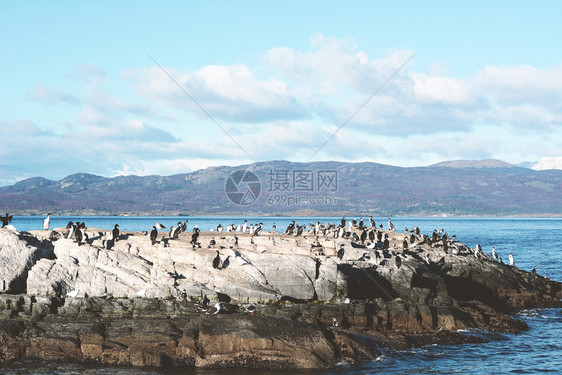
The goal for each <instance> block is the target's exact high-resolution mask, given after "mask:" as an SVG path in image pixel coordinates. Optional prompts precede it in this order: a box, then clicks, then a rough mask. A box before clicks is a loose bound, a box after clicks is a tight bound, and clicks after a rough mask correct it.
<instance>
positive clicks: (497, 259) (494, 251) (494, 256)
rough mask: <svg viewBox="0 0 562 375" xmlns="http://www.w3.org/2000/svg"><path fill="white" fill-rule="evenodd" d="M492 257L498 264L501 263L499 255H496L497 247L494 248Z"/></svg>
mask: <svg viewBox="0 0 562 375" xmlns="http://www.w3.org/2000/svg"><path fill="white" fill-rule="evenodd" d="M492 257H493V258H494V260H495V261H496V262H499V261H500V259H499V258H498V253H496V248H495V247H492Z"/></svg>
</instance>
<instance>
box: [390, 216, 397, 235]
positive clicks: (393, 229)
mask: <svg viewBox="0 0 562 375" xmlns="http://www.w3.org/2000/svg"><path fill="white" fill-rule="evenodd" d="M388 230H389V231H392V232H395V231H396V228H395V227H394V224H392V221H390V218H388Z"/></svg>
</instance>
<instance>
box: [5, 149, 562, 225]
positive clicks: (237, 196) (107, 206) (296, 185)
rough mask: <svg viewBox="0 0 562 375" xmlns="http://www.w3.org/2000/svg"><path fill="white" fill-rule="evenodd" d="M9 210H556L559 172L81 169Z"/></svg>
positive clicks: (502, 168) (28, 190)
mask: <svg viewBox="0 0 562 375" xmlns="http://www.w3.org/2000/svg"><path fill="white" fill-rule="evenodd" d="M236 171H241V172H238V173H234V172H236ZM244 171H250V172H252V173H254V174H255V176H257V177H256V178H254V177H253V175H251V174H245V173H244ZM233 173H234V174H233ZM229 177H230V178H229ZM227 190H228V192H229V194H230V198H232V199H233V200H234V201H238V202H243V203H248V204H247V205H239V204H236V203H233V201H231V199H230V198H229V195H227V193H226V191H227ZM6 211H7V212H11V213H14V214H45V213H46V212H49V211H54V212H56V214H59V215H60V214H123V213H128V214H131V215H134V214H154V215H161V214H167V215H178V214H182V215H186V214H190V215H195V214H203V215H218V214H233V215H234V214H245V215H284V214H287V215H289V214H291V215H295V214H300V215H340V214H346V213H353V214H354V215H363V216H366V215H368V214H372V215H393V216H397V215H404V216H407V215H419V216H422V215H423V216H430V215H499V216H505V215H556V216H559V215H560V214H561V213H562V171H560V170H546V171H535V170H532V169H528V168H520V167H516V166H513V165H511V164H508V163H504V162H501V161H499V160H483V161H452V162H444V163H439V164H436V165H432V166H428V167H415V168H401V167H394V166H389V165H383V164H377V163H343V162H314V163H292V162H287V161H268V162H259V163H254V164H250V165H243V166H238V167H226V166H222V167H211V168H206V169H202V170H198V171H195V172H192V173H185V174H177V175H173V176H144V177H140V176H119V177H114V178H106V177H101V176H96V175H91V174H86V173H79V174H74V175H71V176H67V177H65V178H64V179H62V180H60V181H52V180H48V179H44V178H41V177H34V178H30V179H27V180H23V181H20V182H18V183H16V184H14V185H12V186H4V187H0V212H6Z"/></svg>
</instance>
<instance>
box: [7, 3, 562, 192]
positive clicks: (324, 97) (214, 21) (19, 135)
mask: <svg viewBox="0 0 562 375" xmlns="http://www.w3.org/2000/svg"><path fill="white" fill-rule="evenodd" d="M115 3H117V2H113V1H92V2H85V1H83V2H82V1H81V2H76V1H50V2H46V1H0V185H6V184H11V183H13V182H15V181H18V180H21V179H24V178H27V177H32V176H43V177H47V178H50V179H60V178H62V177H64V176H66V175H69V174H72V173H77V172H88V173H94V174H98V175H102V176H116V175H122V174H140V175H147V174H161V175H169V174H174V173H182V172H188V171H192V170H196V169H199V168H204V167H208V166H214V165H224V164H227V165H239V164H246V163H250V162H253V161H264V160H272V159H285V160H291V161H319V160H341V161H372V162H378V163H385V164H392V165H398V166H421V165H429V164H432V163H436V162H439V161H443V160H453V159H487V158H496V159H501V160H504V161H507V162H510V163H521V162H524V161H536V160H537V159H539V158H540V157H543V156H562V155H561V154H562V151H561V150H562V126H561V125H562V53H561V51H560V46H561V45H562V22H560V14H562V2H560V1H520V2H516V1H495V2H489V1H481V2H480V1H466V2H461V1H454V2H452V1H426V2H423V1H378V2H374V1H307V2H306V4H303V2H302V1H276V2H273V1H271V2H266V1H245V2H243V1H220V2H218V1H209V2H203V1H200V2H194V1H186V2H184V1H181V2H180V1H178V2H171V1H167V2H144V1H121V2H118V3H117V4H115ZM170 77H172V78H173V80H172V78H170ZM174 81H175V82H174ZM176 82H177V84H179V85H180V86H181V88H180V87H178V85H177V84H176ZM385 83H386V84H385ZM182 88H183V90H185V91H183V90H182ZM190 96H191V98H190ZM342 126H343V127H342ZM340 128H341V129H340ZM338 129H340V130H339V131H337V130H338ZM336 132H337V133H336ZM334 133H336V134H335V135H334V136H333V137H332V138H331V139H330V140H329V142H327V143H326V144H325V145H324V146H323V147H322V148H321V149H319V148H320V146H321V145H322V144H324V143H325V142H326V140H327V139H329V138H330V137H331V136H332V135H333V134H334Z"/></svg>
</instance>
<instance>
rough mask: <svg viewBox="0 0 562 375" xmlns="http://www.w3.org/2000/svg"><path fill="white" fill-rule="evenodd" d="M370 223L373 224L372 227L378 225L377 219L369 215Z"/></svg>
mask: <svg viewBox="0 0 562 375" xmlns="http://www.w3.org/2000/svg"><path fill="white" fill-rule="evenodd" d="M369 224H371V228H376V227H377V224H375V221H374V220H373V217H372V216H369Z"/></svg>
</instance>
